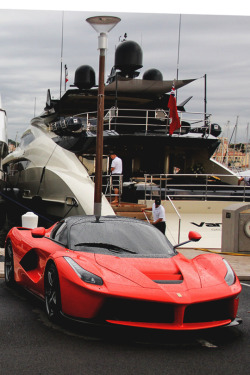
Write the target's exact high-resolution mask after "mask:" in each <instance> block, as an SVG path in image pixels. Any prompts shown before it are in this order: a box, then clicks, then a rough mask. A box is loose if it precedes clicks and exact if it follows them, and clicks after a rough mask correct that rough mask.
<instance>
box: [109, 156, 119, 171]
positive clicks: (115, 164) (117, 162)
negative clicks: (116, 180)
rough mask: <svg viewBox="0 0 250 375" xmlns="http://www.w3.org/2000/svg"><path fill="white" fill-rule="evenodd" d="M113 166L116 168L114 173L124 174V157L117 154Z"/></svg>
mask: <svg viewBox="0 0 250 375" xmlns="http://www.w3.org/2000/svg"><path fill="white" fill-rule="evenodd" d="M111 168H114V169H113V171H112V174H122V159H120V158H118V156H116V157H115V158H114V159H113V160H112V163H111Z"/></svg>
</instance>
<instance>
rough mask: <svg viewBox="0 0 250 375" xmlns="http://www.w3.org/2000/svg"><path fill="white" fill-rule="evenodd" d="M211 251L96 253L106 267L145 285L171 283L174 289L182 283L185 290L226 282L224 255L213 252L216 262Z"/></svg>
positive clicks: (98, 260)
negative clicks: (137, 254) (127, 254)
mask: <svg viewBox="0 0 250 375" xmlns="http://www.w3.org/2000/svg"><path fill="white" fill-rule="evenodd" d="M209 255H210V254H208V255H201V256H198V257H196V258H194V259H192V260H189V259H187V258H185V257H184V256H183V255H182V254H177V255H175V256H173V257H171V258H120V257H114V256H107V255H101V254H95V260H96V263H97V264H98V265H99V266H101V267H102V268H105V269H108V270H110V271H112V272H114V273H116V274H119V275H120V276H123V277H125V278H127V279H129V280H131V281H133V282H134V283H136V284H139V285H140V286H141V287H143V288H159V286H160V287H164V285H167V286H168V288H170V289H173V288H174V287H175V288H176V285H178V289H179V288H180V287H181V289H182V290H190V289H198V288H199V289H200V288H203V287H212V286H215V285H219V284H221V283H224V274H225V272H224V268H225V266H224V263H223V262H222V258H221V257H219V256H218V255H216V256H215V257H213V256H212V258H213V262H214V265H213V262H211V261H210V260H209V258H208V257H209ZM211 255H212V254H211ZM211 260H212V259H211ZM218 266H219V267H220V272H218V268H217V267H218Z"/></svg>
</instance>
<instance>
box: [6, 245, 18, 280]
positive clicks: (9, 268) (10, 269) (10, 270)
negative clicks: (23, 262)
mask: <svg viewBox="0 0 250 375" xmlns="http://www.w3.org/2000/svg"><path fill="white" fill-rule="evenodd" d="M4 277H5V284H6V285H7V286H9V287H12V286H14V284H15V276H14V257H13V248H12V243H11V241H10V240H7V242H6V245H5V255H4Z"/></svg>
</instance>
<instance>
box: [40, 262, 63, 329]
mask: <svg viewBox="0 0 250 375" xmlns="http://www.w3.org/2000/svg"><path fill="white" fill-rule="evenodd" d="M44 293H45V308H46V313H47V316H48V318H49V320H50V321H53V322H55V321H58V320H59V318H60V312H61V294H60V283H59V277H58V272H57V269H56V266H55V264H54V263H50V264H49V265H48V266H47V268H46V271H45V278H44Z"/></svg>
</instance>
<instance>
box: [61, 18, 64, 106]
mask: <svg viewBox="0 0 250 375" xmlns="http://www.w3.org/2000/svg"><path fill="white" fill-rule="evenodd" d="M63 24H64V12H62V40H61V70H60V99H61V95H62V60H63Z"/></svg>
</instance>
